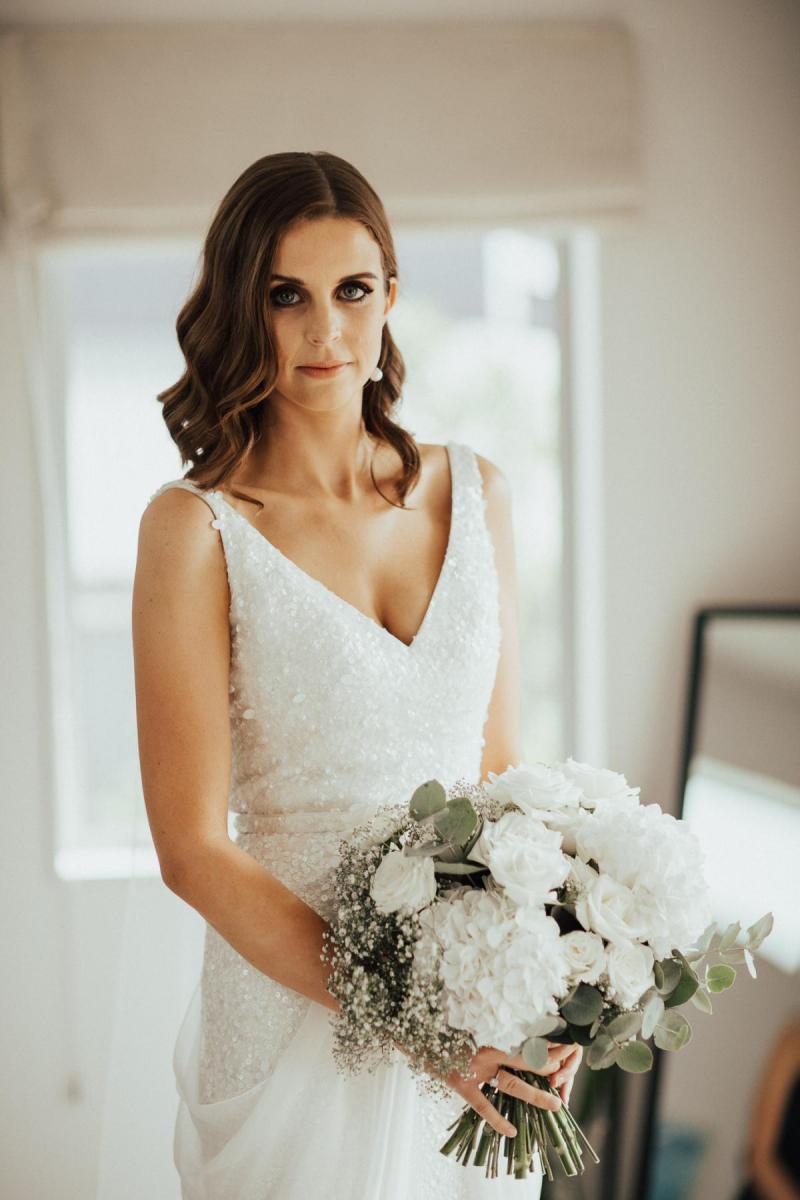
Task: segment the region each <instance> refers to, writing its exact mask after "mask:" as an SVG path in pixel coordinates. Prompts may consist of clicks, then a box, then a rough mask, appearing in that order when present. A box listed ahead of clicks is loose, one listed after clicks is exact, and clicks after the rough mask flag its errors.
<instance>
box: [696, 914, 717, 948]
mask: <svg viewBox="0 0 800 1200" xmlns="http://www.w3.org/2000/svg"><path fill="white" fill-rule="evenodd" d="M716 932H717V923H716V921H712V922H711V924H710V925H706V927H705V929H704V930H703V932H702V933H701V935H700V938H699V939H698V942H697V949H698V950H702V951H703V953H705V952H706V951H707V950H708V948H709V946H710V945H711V943H712V942H713V940H714V934H715V933H716Z"/></svg>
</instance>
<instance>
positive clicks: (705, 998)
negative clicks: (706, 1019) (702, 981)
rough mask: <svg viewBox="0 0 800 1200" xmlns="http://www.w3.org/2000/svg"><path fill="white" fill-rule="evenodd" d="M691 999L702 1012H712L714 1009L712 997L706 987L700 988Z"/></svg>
mask: <svg viewBox="0 0 800 1200" xmlns="http://www.w3.org/2000/svg"><path fill="white" fill-rule="evenodd" d="M690 999H691V1001H692V1004H693V1005H694V1006H695V1008H699V1009H700V1012H704V1013H711V1012H713V1011H714V1010H713V1008H712V1007H711V997H710V996H709V994H708V992H707V991H706V990H705V988H698V989H697V991H696V992H695V994H694V995H693V996H691V997H690Z"/></svg>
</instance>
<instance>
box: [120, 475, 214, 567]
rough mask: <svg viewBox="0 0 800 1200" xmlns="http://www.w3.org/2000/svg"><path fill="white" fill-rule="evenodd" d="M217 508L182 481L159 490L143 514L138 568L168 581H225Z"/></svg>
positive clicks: (138, 548) (140, 524) (137, 561)
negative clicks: (217, 527) (217, 525)
mask: <svg viewBox="0 0 800 1200" xmlns="http://www.w3.org/2000/svg"><path fill="white" fill-rule="evenodd" d="M214 519H215V512H214V510H213V508H212V507H211V505H210V504H209V503H208V501H207V500H205V499H204V498H203V497H202V496H199V495H197V493H195V492H192V491H189V490H188V489H187V488H183V487H173V488H167V489H166V490H164V491H163V492H158V493H156V494H155V495H154V496H153V497H152V498H151V499H150V501H149V503H148V504H147V505H146V507H145V509H144V511H143V512H142V514H141V517H140V520H139V537H138V547H137V559H136V571H137V575H138V576H139V577H140V578H141V577H142V576H143V575H144V576H147V578H148V579H150V580H151V581H152V582H153V583H154V584H155V583H157V582H159V581H160V582H161V584H162V585H163V586H164V587H170V586H172V585H174V583H175V582H176V580H178V579H180V580H183V581H186V582H190V583H198V582H201V581H202V582H203V583H204V584H205V583H208V582H213V581H214V579H215V578H216V579H217V580H218V582H219V583H220V584H221V583H222V582H223V581H224V580H225V578H226V571H225V560H224V554H223V551H222V544H221V538H220V534H219V530H218V529H216V528H214V527H213V526H212V524H211V522H212V521H213V520H214Z"/></svg>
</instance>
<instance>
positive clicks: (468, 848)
mask: <svg viewBox="0 0 800 1200" xmlns="http://www.w3.org/2000/svg"><path fill="white" fill-rule="evenodd" d="M483 825H484V821H483V817H481V816H479V817H478V824H477V825H476V826H475V829H474V830H473V832H472V834H471V836H470V837H469V838H468V839H467V841H466V843H465V845H464V857H465V858H469V854H470V851H471V850H472V847H473V846H474V845H475V843H476V842H477V840H478V838H479V837H480V836H481V834H482V833H483Z"/></svg>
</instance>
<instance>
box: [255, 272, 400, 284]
mask: <svg viewBox="0 0 800 1200" xmlns="http://www.w3.org/2000/svg"><path fill="white" fill-rule="evenodd" d="M356 275H359V276H360V277H361V278H362V279H377V278H378V276H377V275H373V273H372V271H353V272H351V274H350V275H343V276H342V278H341V279H340V280H339V283H344V281H345V279H354V278H355V276H356ZM272 278H273V279H283V280H285V282H286V283H299V284H300V286H301V287H305V284H304V283H303V280H302V279H298V278H297V276H296V275H273V276H272Z"/></svg>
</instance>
